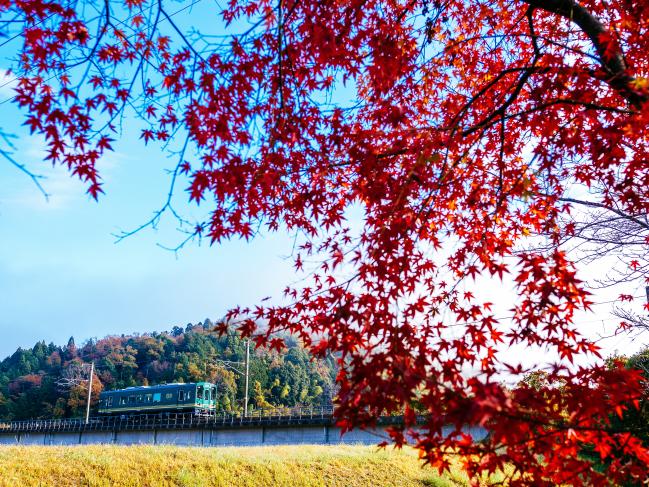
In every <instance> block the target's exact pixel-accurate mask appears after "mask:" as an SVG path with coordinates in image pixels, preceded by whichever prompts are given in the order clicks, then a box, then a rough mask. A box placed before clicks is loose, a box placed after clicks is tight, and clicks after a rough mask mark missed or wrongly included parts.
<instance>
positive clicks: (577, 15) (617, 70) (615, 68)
mask: <svg viewBox="0 0 649 487" xmlns="http://www.w3.org/2000/svg"><path fill="white" fill-rule="evenodd" d="M523 2H525V3H526V4H528V5H529V6H530V7H531V8H534V9H540V10H544V11H546V12H550V13H554V14H557V15H559V16H561V17H564V18H566V19H568V20H569V21H571V22H573V23H575V24H576V25H577V26H578V27H579V28H580V29H581V31H582V32H583V33H584V34H586V36H588V38H589V39H590V41H591V42H592V44H593V46H594V47H595V50H596V51H597V55H598V56H599V62H600V64H601V65H602V67H603V68H604V69H605V70H606V71H607V73H608V76H607V77H606V78H605V81H606V82H607V83H608V84H609V86H611V88H613V89H614V90H615V91H617V92H618V93H620V95H622V96H623V97H624V98H626V99H627V100H628V101H629V102H630V103H631V104H632V105H634V106H636V107H639V106H640V105H642V103H644V102H646V101H647V96H646V95H644V94H641V93H638V92H637V91H635V90H634V89H633V88H632V83H633V81H634V80H635V78H633V76H630V75H629V74H628V73H627V66H626V63H625V61H624V55H623V53H622V51H621V50H620V49H619V48H618V49H617V50H616V51H615V52H613V54H612V55H611V53H610V48H611V46H610V44H609V43H608V42H605V40H604V38H605V37H606V36H607V35H608V34H609V31H608V29H607V28H606V27H605V26H604V24H603V23H602V21H601V20H600V19H598V18H597V17H596V16H595V15H593V14H592V13H591V12H589V11H588V10H587V9H586V8H585V7H584V6H582V5H580V4H579V3H577V2H575V1H574V0H523ZM530 15H531V14H530Z"/></svg>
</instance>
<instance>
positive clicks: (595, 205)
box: [559, 197, 649, 230]
mask: <svg viewBox="0 0 649 487" xmlns="http://www.w3.org/2000/svg"><path fill="white" fill-rule="evenodd" d="M559 201H564V202H566V203H575V204H578V205H583V206H589V207H591V208H601V209H603V210H607V211H610V212H612V213H615V214H616V215H618V216H620V217H622V218H624V219H627V220H630V221H632V222H633V223H635V224H636V225H639V226H641V227H642V228H645V229H647V230H649V224H647V223H645V222H643V221H642V220H639V219H638V218H636V217H634V216H633V215H629V214H628V213H625V212H623V211H620V210H618V209H617V208H612V207H611V206H608V205H605V204H604V203H597V202H595V201H585V200H578V199H575V198H566V197H563V198H559Z"/></svg>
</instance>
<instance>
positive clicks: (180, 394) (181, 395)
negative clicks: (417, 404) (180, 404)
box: [178, 389, 185, 401]
mask: <svg viewBox="0 0 649 487" xmlns="http://www.w3.org/2000/svg"><path fill="white" fill-rule="evenodd" d="M178 400H179V401H184V400H185V391H183V390H182V389H181V390H179V391H178Z"/></svg>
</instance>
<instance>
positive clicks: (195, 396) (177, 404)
mask: <svg viewBox="0 0 649 487" xmlns="http://www.w3.org/2000/svg"><path fill="white" fill-rule="evenodd" d="M215 409H216V386H215V385H214V384H212V383H210V382H192V383H188V384H180V383H179V384H161V385H157V386H141V387H129V388H127V389H118V390H115V391H104V392H102V393H101V394H100V395H99V414H129V413H140V414H143V413H158V412H196V413H205V412H211V411H214V410H215Z"/></svg>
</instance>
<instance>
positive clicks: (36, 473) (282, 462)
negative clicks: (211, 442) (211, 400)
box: [0, 445, 468, 487]
mask: <svg viewBox="0 0 649 487" xmlns="http://www.w3.org/2000/svg"><path fill="white" fill-rule="evenodd" d="M0 472H1V474H0V486H30V485H44V486H45V485H48V486H49V485H53V486H77V485H79V486H81V485H92V486H95V485H105V486H152V485H155V486H158V485H169V486H171V485H173V486H176V485H182V486H221V485H222V486H254V487H259V486H291V487H293V486H309V487H310V486H345V487H355V486H359V487H360V486H372V487H383V486H399V487H401V486H404V487H407V486H423V485H428V486H457V485H468V482H467V479H466V477H464V476H463V475H462V474H460V473H452V474H450V475H447V476H445V477H443V478H441V477H439V476H438V475H436V474H435V473H434V472H433V471H432V470H431V469H429V468H422V467H421V463H420V462H419V461H418V459H417V456H416V454H415V453H414V452H413V451H407V450H404V451H393V450H381V451H377V449H376V448H374V447H365V446H311V445H306V446H277V447H258V448H182V447H172V446H100V445H93V446H84V447H81V446H74V447H41V446H25V447H13V446H11V447H0Z"/></svg>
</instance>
